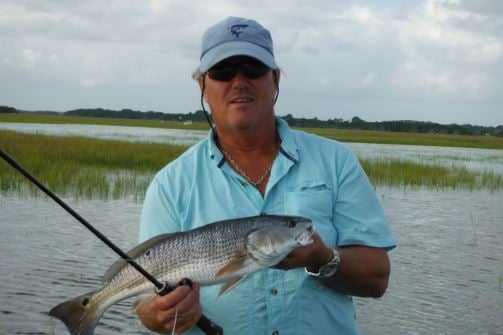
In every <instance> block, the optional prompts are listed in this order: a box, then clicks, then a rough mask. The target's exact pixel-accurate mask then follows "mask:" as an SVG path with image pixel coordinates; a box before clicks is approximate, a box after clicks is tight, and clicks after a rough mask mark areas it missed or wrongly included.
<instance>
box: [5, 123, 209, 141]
mask: <svg viewBox="0 0 503 335" xmlns="http://www.w3.org/2000/svg"><path fill="white" fill-rule="evenodd" d="M0 129H6V130H14V131H18V132H22V133H29V134H43V135H53V136H84V137H92V138H99V139H105V140H119V141H130V142H152V143H166V144H174V145H187V146H188V145H192V144H194V143H196V142H198V141H200V140H201V139H203V138H204V137H205V136H207V135H208V132H207V131H204V130H184V129H164V128H148V127H121V126H100V125H90V124H63V125H62V124H42V123H13V122H12V123H11V122H0Z"/></svg>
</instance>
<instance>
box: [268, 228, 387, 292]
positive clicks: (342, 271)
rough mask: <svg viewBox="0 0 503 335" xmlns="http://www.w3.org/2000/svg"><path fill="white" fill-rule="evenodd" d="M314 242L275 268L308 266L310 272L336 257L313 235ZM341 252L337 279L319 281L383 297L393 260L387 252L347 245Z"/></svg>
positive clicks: (317, 236) (334, 277) (344, 289)
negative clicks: (391, 260) (390, 259)
mask: <svg viewBox="0 0 503 335" xmlns="http://www.w3.org/2000/svg"><path fill="white" fill-rule="evenodd" d="M312 238H313V243H311V244H309V245H306V246H303V247H299V248H297V249H295V250H294V251H292V252H291V253H290V254H288V256H286V257H285V258H284V259H283V260H282V261H281V262H279V263H278V264H277V265H276V266H275V268H277V269H281V270H289V269H293V268H298V267H307V268H308V270H309V271H310V272H315V273H316V272H318V270H319V268H320V267H321V266H322V265H324V264H327V263H328V262H329V261H330V260H332V258H333V256H334V255H333V251H332V250H331V249H330V248H329V247H327V246H326V245H325V244H324V243H323V241H322V240H321V239H320V236H319V235H318V234H317V233H314V234H313V236H312ZM338 251H339V257H340V265H339V268H338V269H337V272H336V273H335V275H334V276H331V277H329V278H320V280H322V281H323V282H324V283H325V284H326V286H327V287H330V288H332V289H334V290H336V291H338V292H341V293H345V294H349V295H353V296H359V297H373V298H380V297H381V296H382V295H383V294H384V292H385V291H386V289H387V287H388V281H389V275H390V261H389V258H388V253H387V252H386V250H384V249H381V248H373V247H368V246H363V245H349V246H344V247H342V248H340V249H338Z"/></svg>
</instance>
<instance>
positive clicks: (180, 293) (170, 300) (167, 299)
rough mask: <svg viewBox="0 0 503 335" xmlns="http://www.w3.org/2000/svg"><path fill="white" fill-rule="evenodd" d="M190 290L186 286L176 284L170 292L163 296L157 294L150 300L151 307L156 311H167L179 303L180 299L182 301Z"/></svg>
mask: <svg viewBox="0 0 503 335" xmlns="http://www.w3.org/2000/svg"><path fill="white" fill-rule="evenodd" d="M190 291H191V290H190V288H189V287H188V286H178V287H177V288H175V289H174V290H173V291H172V292H170V293H168V294H166V295H164V296H157V297H156V298H155V299H154V300H153V301H152V309H154V310H156V311H167V310H169V309H172V308H173V307H174V306H176V305H177V304H178V303H180V301H182V300H183V299H184V298H185V297H186V296H187V294H189V292H190Z"/></svg>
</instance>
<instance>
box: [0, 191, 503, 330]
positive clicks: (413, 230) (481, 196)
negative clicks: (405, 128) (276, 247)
mask: <svg viewBox="0 0 503 335" xmlns="http://www.w3.org/2000/svg"><path fill="white" fill-rule="evenodd" d="M377 192H378V195H379V197H380V199H381V202H382V204H383V206H384V208H385V210H386V212H387V214H388V217H389V220H390V223H391V228H392V230H393V233H394V235H395V237H396V239H397V240H398V243H399V247H398V248H397V249H395V250H393V251H392V252H391V254H390V256H391V260H392V277H391V281H390V285H389V289H388V292H387V294H386V295H385V296H384V297H383V298H382V299H379V300H374V299H362V298H357V299H355V301H356V305H357V318H358V320H359V324H360V326H361V329H362V333H363V334H375V335H380V334H425V335H426V334H428V335H429V334H503V319H502V318H501V315H502V310H503V287H502V285H503V258H502V257H503V256H502V255H503V244H502V243H501V241H502V240H503V224H502V223H503V208H502V207H501V199H502V196H503V193H501V192H499V193H489V192H485V191H477V192H466V191H447V192H437V191H430V190H428V191H423V190H416V191H411V192H403V191H402V190H397V189H388V188H379V189H378V190H377ZM66 201H67V202H68V203H69V204H70V205H71V206H72V207H74V208H75V209H76V210H77V212H79V213H81V214H82V215H83V216H84V217H86V219H87V220H88V221H90V222H91V223H93V224H94V225H95V226H96V227H97V228H98V229H100V230H101V231H102V232H103V233H104V234H105V235H107V236H108V237H109V238H110V239H111V240H113V241H114V242H115V243H116V244H118V245H119V246H120V247H121V248H123V249H126V250H127V249H129V248H131V247H132V246H134V245H135V243H136V240H137V234H136V231H137V227H138V221H139V213H140V208H141V204H140V203H136V202H134V201H128V200H114V201H102V200H85V201H80V200H79V201H75V200H74V199H66ZM0 231H2V237H4V238H2V240H1V241H0V255H1V262H2V263H1V267H0V283H1V286H0V299H1V301H2V304H1V307H0V309H1V312H0V334H14V333H19V334H52V333H54V334H67V332H66V330H65V327H64V325H63V324H62V323H60V322H59V321H57V320H51V319H50V318H49V317H48V316H47V311H49V310H50V309H51V308H52V307H53V306H54V305H55V304H57V303H60V302H61V301H63V300H66V299H68V298H69V297H73V296H76V295H78V294H81V293H83V292H87V291H90V290H94V289H96V288H97V287H99V285H100V276H101V275H102V274H103V273H104V272H105V271H106V269H107V268H108V266H109V265H110V264H111V263H112V262H113V261H114V260H115V256H114V255H113V253H112V252H111V251H110V250H108V249H107V248H106V247H105V246H104V245H103V244H102V243H101V242H99V241H98V240H97V239H96V238H95V237H93V236H92V235H91V233H89V232H88V231H87V230H85V228H83V227H81V226H80V224H79V223H77V222H76V221H75V220H74V219H73V218H71V217H70V216H69V215H68V214H66V213H65V212H64V211H63V210H62V209H60V208H59V207H58V206H57V205H56V204H54V203H53V202H52V201H51V200H48V199H46V198H45V197H41V198H28V199H20V198H17V197H15V196H12V195H5V194H4V195H0ZM129 303H130V301H126V302H124V303H121V304H120V305H119V306H113V307H112V308H111V309H110V310H108V311H107V312H106V313H105V316H104V317H103V318H102V320H101V323H100V325H98V328H97V331H96V333H97V334H105V335H112V334H117V333H119V332H120V333H123V334H148V332H146V331H145V330H143V329H142V327H141V326H139V325H138V323H137V321H136V319H135V318H134V315H133V313H132V312H131V311H129V306H128V305H129ZM216 321H218V320H216Z"/></svg>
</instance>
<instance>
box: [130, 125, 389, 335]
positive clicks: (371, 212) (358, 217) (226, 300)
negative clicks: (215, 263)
mask: <svg viewBox="0 0 503 335" xmlns="http://www.w3.org/2000/svg"><path fill="white" fill-rule="evenodd" d="M276 124H277V127H278V134H279V137H280V138H281V148H280V154H279V155H278V157H277V158H276V160H275V162H274V165H273V167H272V171H271V175H270V177H269V181H268V184H267V189H266V192H265V195H264V197H262V195H261V194H260V192H259V191H258V190H257V189H256V188H255V187H253V186H252V185H250V184H249V183H248V182H247V181H246V180H245V179H244V178H243V177H242V176H240V175H239V174H238V173H236V172H235V171H234V170H233V169H232V168H231V167H230V166H229V165H228V164H227V163H226V162H225V159H224V157H223V156H222V153H221V152H220V150H219V149H218V147H217V146H216V145H215V143H214V141H213V139H212V134H211V133H210V136H208V138H206V139H205V140H203V141H202V142H200V143H198V144H196V145H195V146H193V147H192V148H190V149H189V150H187V151H186V152H185V153H184V154H182V155H181V156H180V157H179V158H177V159H176V160H174V161H173V162H171V163H170V164H168V165H167V166H166V167H165V168H163V169H162V170H161V171H160V172H159V173H158V174H157V175H156V176H155V178H154V180H153V181H152V183H151V185H150V187H149V188H148V191H147V195H146V198H145V203H144V206H143V211H142V216H141V225H140V241H144V240H146V239H149V238H151V237H153V236H156V235H159V234H162V233H166V232H175V231H186V230H190V229H193V228H196V227H200V226H202V225H205V224H208V223H211V222H215V221H220V220H225V219H232V218H238V217H245V216H253V215H258V214H260V213H266V214H278V215H281V214H285V215H301V216H304V217H307V218H310V219H311V220H312V221H313V222H314V224H315V227H316V231H317V232H318V233H319V234H320V236H321V238H322V240H323V242H324V243H325V244H327V245H328V246H334V247H335V246H347V245H367V246H373V247H380V248H385V249H388V250H389V249H391V248H393V247H394V246H395V242H394V240H393V238H392V236H391V234H390V231H389V228H388V223H387V220H386V218H385V215H384V212H383V210H382V208H381V206H380V205H379V202H378V200H377V198H376V196H375V194H374V192H373V189H372V186H371V184H370V183H369V180H368V178H367V176H366V175H365V173H364V172H363V170H362V168H361V167H360V164H359V163H358V161H357V159H356V158H355V156H354V155H353V153H352V152H351V150H349V149H348V148H347V147H346V146H344V145H343V144H341V143H339V142H337V141H334V140H329V139H326V138H322V137H319V136H316V135H312V134H307V133H305V132H301V131H296V130H292V129H290V128H289V127H288V125H287V124H286V122H285V121H283V120H282V119H280V118H277V119H276ZM219 289H220V287H219V286H218V285H215V286H206V287H202V288H201V294H200V297H201V304H202V306H203V312H204V314H205V315H206V316H208V317H209V318H210V319H211V320H213V321H215V322H216V323H217V324H219V325H220V326H222V327H223V329H224V332H225V334H226V335H233V334H239V335H257V334H273V333H274V332H277V334H279V335H287V334H288V335H299V334H358V327H357V324H356V320H355V307H354V304H353V299H352V297H351V296H348V295H346V294H341V293H338V292H337V291H335V290H332V289H328V288H326V287H324V285H323V284H322V283H321V281H320V280H318V279H316V278H314V277H311V276H308V275H307V274H306V273H305V272H304V269H294V270H289V271H282V270H276V269H266V270H263V271H259V272H257V273H254V274H252V275H249V276H248V277H247V278H246V279H245V280H244V281H242V282H241V283H240V284H239V285H237V286H236V287H234V288H233V289H232V290H231V291H229V292H228V293H226V294H224V295H222V296H220V297H218V293H219ZM188 333H190V334H202V332H201V331H200V330H199V329H197V328H193V329H192V330H191V331H189V332H188ZM274 334H276V333H274Z"/></svg>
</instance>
